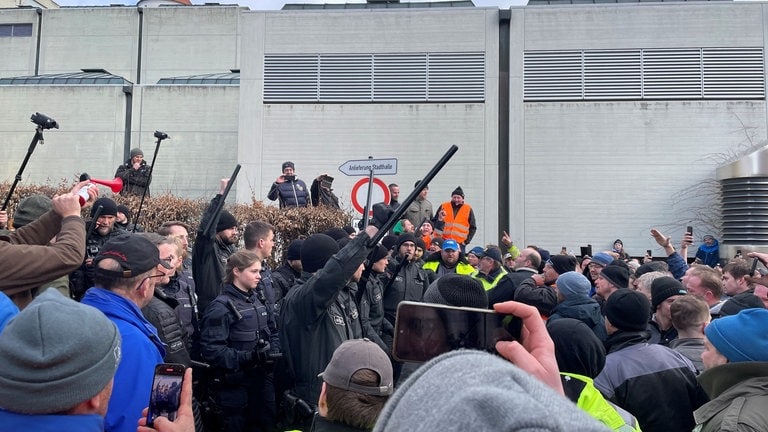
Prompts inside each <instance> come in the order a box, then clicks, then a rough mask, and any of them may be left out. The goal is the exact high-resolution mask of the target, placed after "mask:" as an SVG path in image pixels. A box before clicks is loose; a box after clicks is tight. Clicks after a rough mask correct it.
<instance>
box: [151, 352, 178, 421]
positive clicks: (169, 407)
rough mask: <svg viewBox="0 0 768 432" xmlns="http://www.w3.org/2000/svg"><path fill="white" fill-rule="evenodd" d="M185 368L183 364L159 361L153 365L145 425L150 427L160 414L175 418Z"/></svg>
mask: <svg viewBox="0 0 768 432" xmlns="http://www.w3.org/2000/svg"><path fill="white" fill-rule="evenodd" d="M185 369H186V368H185V367H184V365H182V364H177V363H161V364H159V365H157V366H156V367H155V377H154V379H153V381H152V390H151V393H150V396H149V410H148V412H147V426H149V427H152V426H153V424H154V421H155V419H157V418H158V417H161V416H162V417H166V418H168V420H170V421H173V420H175V419H176V414H177V412H178V411H179V402H180V400H181V384H182V381H183V379H184V370H185Z"/></svg>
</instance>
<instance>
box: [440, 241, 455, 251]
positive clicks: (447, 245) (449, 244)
mask: <svg viewBox="0 0 768 432" xmlns="http://www.w3.org/2000/svg"><path fill="white" fill-rule="evenodd" d="M448 249H452V250H455V251H457V250H459V244H458V243H456V240H445V241H443V250H448Z"/></svg>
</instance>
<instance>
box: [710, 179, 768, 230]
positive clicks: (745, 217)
mask: <svg viewBox="0 0 768 432" xmlns="http://www.w3.org/2000/svg"><path fill="white" fill-rule="evenodd" d="M720 184H721V185H722V194H723V201H722V202H723V241H724V242H726V243H731V244H747V245H768V177H743V178H733V179H726V180H721V181H720Z"/></svg>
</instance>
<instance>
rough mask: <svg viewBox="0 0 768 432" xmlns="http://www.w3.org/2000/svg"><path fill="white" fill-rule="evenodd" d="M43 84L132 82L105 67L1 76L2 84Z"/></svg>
mask: <svg viewBox="0 0 768 432" xmlns="http://www.w3.org/2000/svg"><path fill="white" fill-rule="evenodd" d="M43 84H54V85H68V84H69V85H74V84H81V85H82V84H92V85H130V84H132V83H131V82H130V81H128V80H126V79H125V78H123V77H121V76H119V75H114V74H111V73H109V72H107V71H105V70H103V69H83V70H82V71H81V72H68V73H59V74H46V75H32V76H21V77H10V78H0V85H43Z"/></svg>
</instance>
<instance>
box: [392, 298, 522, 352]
mask: <svg viewBox="0 0 768 432" xmlns="http://www.w3.org/2000/svg"><path fill="white" fill-rule="evenodd" d="M521 328H522V321H521V320H520V318H518V317H516V316H513V315H504V314H498V313H496V312H494V311H492V310H488V309H474V308H460V307H453V306H444V305H437V304H430V303H418V302H408V301H404V302H400V304H399V305H398V307H397V317H396V319H395V340H394V348H393V350H392V351H393V352H392V354H393V356H394V357H395V359H396V360H400V361H409V362H425V361H428V360H430V359H431V358H433V357H437V356H438V355H440V354H443V353H446V352H448V351H452V350H457V349H460V348H467V349H477V350H483V351H488V352H496V349H495V347H496V342H498V341H512V340H517V339H518V338H519V337H520V330H521Z"/></svg>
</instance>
